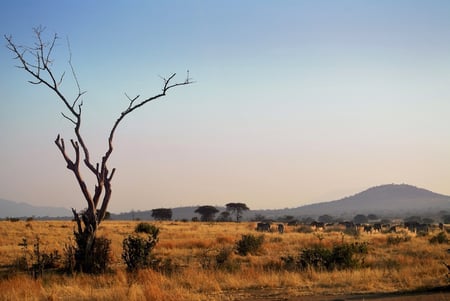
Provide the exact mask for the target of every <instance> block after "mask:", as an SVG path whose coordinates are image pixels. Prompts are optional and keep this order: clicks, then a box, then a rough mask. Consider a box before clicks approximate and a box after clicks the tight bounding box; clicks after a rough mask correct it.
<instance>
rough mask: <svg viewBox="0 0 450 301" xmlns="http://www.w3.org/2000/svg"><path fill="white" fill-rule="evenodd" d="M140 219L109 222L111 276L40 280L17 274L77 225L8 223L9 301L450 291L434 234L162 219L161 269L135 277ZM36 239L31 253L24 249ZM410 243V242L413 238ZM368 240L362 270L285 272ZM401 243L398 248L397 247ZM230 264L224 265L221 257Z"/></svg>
mask: <svg viewBox="0 0 450 301" xmlns="http://www.w3.org/2000/svg"><path fill="white" fill-rule="evenodd" d="M137 223H138V222H135V221H133V222H131V221H123V222H122V221H105V222H103V224H102V225H101V228H100V233H99V234H100V235H104V236H106V237H107V238H109V239H111V240H112V254H111V255H112V262H113V263H112V269H111V272H109V273H107V274H103V275H98V276H92V275H84V274H76V275H73V276H69V275H65V274H62V273H57V272H45V273H44V274H43V276H42V277H40V278H38V279H36V280H35V279H33V278H32V277H31V276H30V275H28V274H26V273H23V272H13V271H12V270H11V267H9V266H10V265H11V264H12V263H13V262H14V261H15V260H17V258H19V257H20V256H23V254H24V252H28V255H29V256H32V253H33V243H35V242H36V237H39V239H40V249H41V251H42V252H48V253H50V252H52V251H53V250H58V251H59V253H60V254H64V248H65V245H66V244H67V243H69V242H70V241H71V239H72V230H73V227H74V224H73V223H71V222H63V221H29V222H26V221H18V222H10V221H2V222H0V267H1V268H0V269H1V274H2V277H1V278H0V292H1V293H0V300H177V301H180V300H246V299H248V300H251V299H252V297H254V296H255V295H257V296H267V297H268V298H269V297H270V296H272V297H273V298H272V300H274V299H276V298H279V299H276V300H280V299H281V297H283V298H294V297H298V296H312V295H343V294H364V293H374V292H376V293H379V292H398V291H412V290H419V289H427V288H432V287H438V286H446V285H448V277H447V274H448V269H447V268H446V266H445V265H444V264H443V262H448V263H450V254H448V252H447V249H448V248H449V246H448V244H447V243H443V244H431V243H430V242H429V239H430V238H431V237H432V236H433V235H436V234H437V233H438V231H439V230H435V232H434V233H430V234H428V235H427V236H416V235H414V234H411V233H409V234H407V233H397V234H384V233H374V234H368V233H362V234H360V235H357V236H355V235H349V234H343V232H341V231H324V232H320V233H315V232H310V233H300V232H298V231H297V229H296V228H297V227H286V231H285V233H283V234H279V233H264V234H261V233H258V232H256V231H255V227H256V223H250V222H248V223H247V222H242V223H199V222H157V223H153V224H155V225H156V226H157V227H159V228H160V236H159V243H158V244H157V245H156V248H155V249H154V251H153V254H154V255H155V257H156V258H158V259H160V260H161V263H160V270H158V271H155V270H153V269H144V270H140V271H139V272H136V273H128V272H127V271H126V266H125V264H124V263H123V262H122V260H121V253H122V241H123V239H124V238H125V237H127V235H128V234H132V233H133V232H134V228H135V226H136V224H137ZM245 234H253V235H255V236H258V235H264V243H263V245H262V249H261V251H260V252H259V253H258V254H254V255H246V256H240V255H238V254H236V253H235V252H230V250H232V249H233V248H234V247H235V245H236V242H237V241H239V240H240V239H241V238H242V235H245ZM23 238H26V239H27V241H28V243H29V246H28V250H27V251H24V250H23V247H21V246H19V243H21V242H22V239H23ZM403 238H408V239H403ZM343 242H344V243H354V242H358V243H367V246H368V253H367V254H365V255H364V256H363V258H362V259H361V260H362V261H361V266H360V267H359V268H355V269H343V270H333V271H326V270H322V271H318V270H315V269H306V270H303V271H299V270H291V269H287V268H285V263H286V262H285V261H283V260H282V259H281V258H282V257H284V258H287V257H288V256H294V257H295V256H298V255H299V253H300V251H301V250H302V249H304V248H310V247H311V246H313V245H318V244H320V245H322V246H324V247H329V248H332V247H333V246H334V245H338V244H342V243H343ZM392 242H395V243H392ZM224 253H225V254H227V255H228V256H227V261H226V262H227V263H226V264H222V265H220V266H219V265H218V264H217V258H218V256H220V254H224Z"/></svg>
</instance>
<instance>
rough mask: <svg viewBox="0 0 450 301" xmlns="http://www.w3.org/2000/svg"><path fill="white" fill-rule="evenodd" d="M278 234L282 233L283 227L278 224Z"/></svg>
mask: <svg viewBox="0 0 450 301" xmlns="http://www.w3.org/2000/svg"><path fill="white" fill-rule="evenodd" d="M278 233H280V234H283V233H284V225H283V224H278Z"/></svg>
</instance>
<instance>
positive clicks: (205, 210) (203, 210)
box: [194, 205, 219, 222]
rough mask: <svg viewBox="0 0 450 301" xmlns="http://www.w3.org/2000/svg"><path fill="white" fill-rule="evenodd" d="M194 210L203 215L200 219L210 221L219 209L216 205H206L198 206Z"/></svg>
mask: <svg viewBox="0 0 450 301" xmlns="http://www.w3.org/2000/svg"><path fill="white" fill-rule="evenodd" d="M194 212H195V213H198V214H200V215H201V217H200V220H201V221H202V222H210V221H213V220H214V216H215V215H216V213H217V212H219V210H217V208H216V207H214V206H209V205H206V206H200V207H198V208H197V209H195V211H194Z"/></svg>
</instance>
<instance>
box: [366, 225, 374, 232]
mask: <svg viewBox="0 0 450 301" xmlns="http://www.w3.org/2000/svg"><path fill="white" fill-rule="evenodd" d="M372 230H373V227H372V225H364V232H367V233H372Z"/></svg>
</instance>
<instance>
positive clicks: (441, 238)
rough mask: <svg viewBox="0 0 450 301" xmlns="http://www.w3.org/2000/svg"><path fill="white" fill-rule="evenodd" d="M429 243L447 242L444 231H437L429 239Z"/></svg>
mask: <svg viewBox="0 0 450 301" xmlns="http://www.w3.org/2000/svg"><path fill="white" fill-rule="evenodd" d="M429 242H430V243H431V244H444V243H448V238H447V234H445V232H439V233H438V234H437V235H435V236H433V237H432V238H430V239H429Z"/></svg>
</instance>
